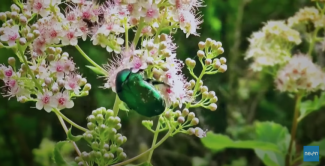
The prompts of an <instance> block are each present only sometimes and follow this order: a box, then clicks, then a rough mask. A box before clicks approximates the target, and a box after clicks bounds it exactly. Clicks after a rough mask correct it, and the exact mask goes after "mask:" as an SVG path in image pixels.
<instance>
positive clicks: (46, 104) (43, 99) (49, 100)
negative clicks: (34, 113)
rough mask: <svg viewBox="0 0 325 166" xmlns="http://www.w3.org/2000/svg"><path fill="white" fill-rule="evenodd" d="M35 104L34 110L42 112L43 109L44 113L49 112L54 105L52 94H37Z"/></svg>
mask: <svg viewBox="0 0 325 166" xmlns="http://www.w3.org/2000/svg"><path fill="white" fill-rule="evenodd" d="M37 99H38V100H37V102H36V108H37V109H38V110H42V109H43V108H44V110H45V111H46V112H51V111H52V108H53V106H55V105H54V100H53V97H52V92H47V91H46V92H44V94H42V93H40V92H39V93H38V94H37Z"/></svg>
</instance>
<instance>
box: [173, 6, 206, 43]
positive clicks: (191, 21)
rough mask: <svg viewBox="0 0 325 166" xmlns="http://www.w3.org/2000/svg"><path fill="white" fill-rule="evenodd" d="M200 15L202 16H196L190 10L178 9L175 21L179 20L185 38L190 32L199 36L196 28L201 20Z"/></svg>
mask: <svg viewBox="0 0 325 166" xmlns="http://www.w3.org/2000/svg"><path fill="white" fill-rule="evenodd" d="M201 17H202V16H199V17H198V18H196V17H195V15H194V13H193V12H191V11H187V10H182V11H179V14H178V17H176V21H178V22H179V24H180V28H181V30H183V32H184V33H185V34H186V38H188V36H189V35H190V34H192V35H195V36H199V34H198V33H197V32H196V30H197V29H199V28H200V27H199V25H200V24H201V23H202V20H200V19H201ZM174 19H175V18H174Z"/></svg>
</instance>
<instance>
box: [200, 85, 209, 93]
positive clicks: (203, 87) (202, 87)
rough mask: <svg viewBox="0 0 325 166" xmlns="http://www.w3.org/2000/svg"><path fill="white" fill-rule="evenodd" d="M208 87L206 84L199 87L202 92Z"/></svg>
mask: <svg viewBox="0 0 325 166" xmlns="http://www.w3.org/2000/svg"><path fill="white" fill-rule="evenodd" d="M208 90H209V89H208V87H207V86H201V87H200V91H201V92H202V93H203V92H207V91H208Z"/></svg>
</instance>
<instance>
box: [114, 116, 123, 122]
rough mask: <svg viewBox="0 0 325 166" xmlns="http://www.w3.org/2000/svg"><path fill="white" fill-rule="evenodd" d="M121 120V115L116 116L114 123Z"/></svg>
mask: <svg viewBox="0 0 325 166" xmlns="http://www.w3.org/2000/svg"><path fill="white" fill-rule="evenodd" d="M120 122H121V118H120V117H118V116H115V118H114V123H116V124H117V123H120Z"/></svg>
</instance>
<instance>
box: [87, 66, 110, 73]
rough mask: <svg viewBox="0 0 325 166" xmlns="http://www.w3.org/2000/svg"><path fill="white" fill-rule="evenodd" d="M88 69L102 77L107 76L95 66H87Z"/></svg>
mask: <svg viewBox="0 0 325 166" xmlns="http://www.w3.org/2000/svg"><path fill="white" fill-rule="evenodd" d="M86 67H88V68H89V69H90V70H92V71H93V72H95V73H97V74H100V75H106V73H105V72H104V71H102V70H101V69H99V68H97V67H94V66H88V65H86Z"/></svg>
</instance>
